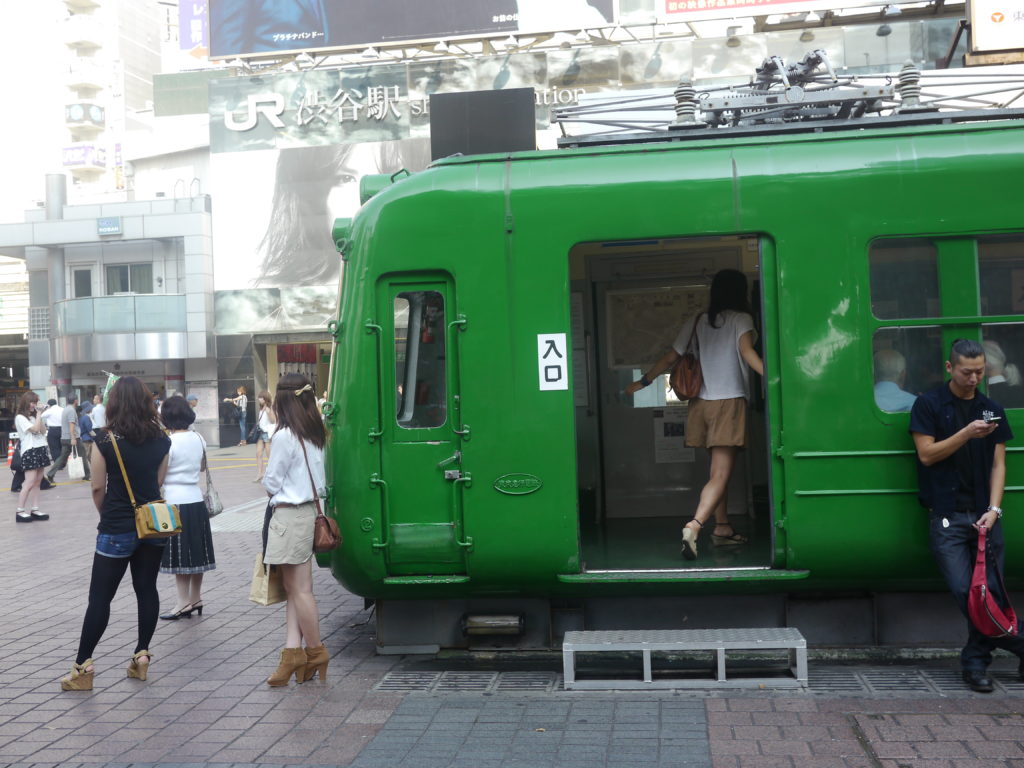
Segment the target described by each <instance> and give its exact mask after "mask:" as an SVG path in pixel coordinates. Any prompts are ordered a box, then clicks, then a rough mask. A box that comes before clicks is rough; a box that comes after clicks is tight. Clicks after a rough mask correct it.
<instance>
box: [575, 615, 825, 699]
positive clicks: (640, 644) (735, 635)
mask: <svg viewBox="0 0 1024 768" xmlns="http://www.w3.org/2000/svg"><path fill="white" fill-rule="evenodd" d="M769 649H771V650H780V649H785V650H789V664H790V666H789V672H790V673H791V674H792V677H760V678H759V677H743V678H740V679H734V680H729V679H728V678H727V677H726V667H725V652H726V651H761V650H769ZM700 650H708V651H715V653H716V657H717V675H716V679H713V680H712V679H701V680H697V679H692V678H686V679H682V678H674V679H666V678H659V679H657V680H655V679H654V676H653V673H652V670H651V653H652V652H655V651H700ZM624 651H640V652H641V654H642V655H643V667H644V668H643V680H617V679H587V680H577V679H576V654H577V653H594V652H615V653H621V652H624ZM562 663H563V667H564V669H563V674H564V681H565V689H566V690H648V689H652V688H761V687H776V688H777V687H801V686H806V685H807V641H806V640H804V638H803V635H801V634H800V632H799V630H797V629H793V628H792V627H784V628H763V629H681V630H612V631H595V632H566V633H565V640H564V642H563V643H562Z"/></svg>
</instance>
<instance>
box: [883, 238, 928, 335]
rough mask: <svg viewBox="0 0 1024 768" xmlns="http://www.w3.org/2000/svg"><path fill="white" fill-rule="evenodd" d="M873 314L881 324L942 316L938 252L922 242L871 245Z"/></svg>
mask: <svg viewBox="0 0 1024 768" xmlns="http://www.w3.org/2000/svg"><path fill="white" fill-rule="evenodd" d="M868 260H869V264H870V271H871V311H872V312H873V313H874V315H875V317H877V318H878V319H879V320H891V319H895V318H901V317H902V318H915V317H936V316H938V315H939V314H940V308H939V307H940V305H939V269H938V251H937V249H936V247H935V244H934V243H933V242H931V241H929V240H922V239H911V238H905V239H886V240H876V241H875V242H873V243H872V244H871V250H870V253H869V255H868Z"/></svg>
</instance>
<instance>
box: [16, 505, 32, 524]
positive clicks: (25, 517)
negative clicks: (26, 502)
mask: <svg viewBox="0 0 1024 768" xmlns="http://www.w3.org/2000/svg"><path fill="white" fill-rule="evenodd" d="M14 520H15V522H18V523H31V522H32V515H30V514H29V513H28V512H26V511H25V508H24V507H18V509H17V511H16V512H15V513H14Z"/></svg>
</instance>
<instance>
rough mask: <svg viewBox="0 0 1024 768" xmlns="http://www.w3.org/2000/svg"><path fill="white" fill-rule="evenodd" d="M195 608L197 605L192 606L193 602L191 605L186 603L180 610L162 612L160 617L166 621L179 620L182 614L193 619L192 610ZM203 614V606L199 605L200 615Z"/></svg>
mask: <svg viewBox="0 0 1024 768" xmlns="http://www.w3.org/2000/svg"><path fill="white" fill-rule="evenodd" d="M194 608H195V607H194V606H192V605H191V604H190V605H186V606H185V607H184V608H182V609H181V610H180V611H173V612H172V613H164V614H161V615H160V618H161V619H163V620H164V621H177V620H178V619H180V618H181V617H182V616H184V617H185V618H186V619H191V618H192V611H193V610H194ZM202 614H203V607H202V606H199V615H200V616H202Z"/></svg>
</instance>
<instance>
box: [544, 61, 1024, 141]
mask: <svg viewBox="0 0 1024 768" xmlns="http://www.w3.org/2000/svg"><path fill="white" fill-rule="evenodd" d="M1008 117H1009V118H1024V70H1022V69H1021V68H1014V70H1013V71H1010V72H992V71H985V72H977V71H975V72H965V71H962V70H927V71H924V72H922V71H921V70H920V69H919V68H918V67H917V66H916V65H915V64H914V63H913V62H909V61H908V62H907V63H906V64H904V66H903V67H902V69H900V71H899V72H896V73H882V74H869V75H849V74H839V73H837V72H836V71H835V70H834V69H833V68H832V65H831V63H830V62H829V59H828V54H827V53H826V52H825V51H823V50H820V49H818V50H813V51H811V52H809V53H807V54H806V55H805V56H804V57H803V58H802V59H801V60H800V61H799V62H796V63H791V64H787V63H786V62H785V61H784V60H783V59H782V58H781V57H779V56H770V57H769V58H767V59H765V60H764V62H763V63H762V64H761V66H760V67H758V68H757V70H756V72H755V75H754V77H753V78H751V80H750V81H749V82H748V83H746V84H742V85H723V86H718V87H711V88H704V89H700V90H698V89H697V88H695V87H694V86H693V84H692V83H691V82H690V81H689V80H686V79H684V80H682V81H681V82H680V83H679V85H678V86H677V87H676V89H675V90H674V91H673V92H672V93H671V94H665V93H658V94H653V95H650V94H648V95H643V96H629V97H624V98H616V99H611V100H601V101H594V102H592V103H588V104H581V105H574V106H566V107H558V108H556V109H554V110H553V112H552V122H553V123H556V124H558V125H559V126H560V127H561V129H562V134H563V136H562V138H560V139H559V146H562V147H573V146H584V145H595V144H614V143H637V142H651V141H664V140H666V139H670V140H684V139H696V138H708V137H709V136H725V135H732V136H734V135H737V134H747V135H750V134H765V133H775V132H779V131H826V130H842V129H849V128H850V127H852V123H853V122H854V121H856V127H867V126H868V125H887V126H891V125H896V124H904V125H906V124H926V123H942V122H964V121H973V120H991V119H1006V118H1008ZM570 129H576V130H578V131H579V133H578V134H577V135H570Z"/></svg>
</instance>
